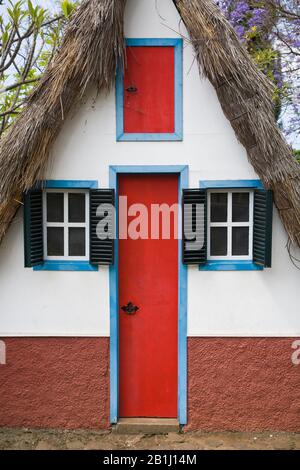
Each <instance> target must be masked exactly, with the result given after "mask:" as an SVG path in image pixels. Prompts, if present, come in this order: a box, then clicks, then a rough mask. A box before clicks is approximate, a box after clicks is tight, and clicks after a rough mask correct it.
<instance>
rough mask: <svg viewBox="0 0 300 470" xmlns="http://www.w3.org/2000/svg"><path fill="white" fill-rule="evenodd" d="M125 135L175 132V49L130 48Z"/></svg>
mask: <svg viewBox="0 0 300 470" xmlns="http://www.w3.org/2000/svg"><path fill="white" fill-rule="evenodd" d="M126 50H127V57H126V66H125V76H124V132H125V133H174V132H175V117H174V116H175V114H174V111H175V77H174V65H175V57H174V47H168V46H161V47H159V46H155V47H151V46H144V47H142V46H131V47H129V46H128V47H127V48H126Z"/></svg>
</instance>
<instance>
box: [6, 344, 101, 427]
mask: <svg viewBox="0 0 300 470" xmlns="http://www.w3.org/2000/svg"><path fill="white" fill-rule="evenodd" d="M4 341H5V344H6V365H0V426H12V427H14V426H25V427H43V428H46V427H58V428H59V427H62V428H69V429H74V428H107V427H108V426H109V339H108V338H4Z"/></svg>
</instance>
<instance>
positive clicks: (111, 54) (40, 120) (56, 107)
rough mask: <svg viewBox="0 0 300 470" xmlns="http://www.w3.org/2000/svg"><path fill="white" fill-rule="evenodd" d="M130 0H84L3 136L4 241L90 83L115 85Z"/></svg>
mask: <svg viewBox="0 0 300 470" xmlns="http://www.w3.org/2000/svg"><path fill="white" fill-rule="evenodd" d="M125 3H126V0H84V1H83V3H82V4H81V6H80V7H79V8H78V10H77V12H76V13H75V14H74V16H73V18H72V19H71V21H70V24H69V26H68V29H67V31H66V34H65V38H64V41H63V44H62V47H61V49H60V51H59V52H58V54H57V55H56V57H55V60H54V61H53V63H52V64H51V65H50V66H49V67H48V69H47V71H46V73H45V75H44V77H43V78H42V80H41V81H40V83H39V85H38V87H37V88H36V89H35V91H34V92H33V94H32V95H31V97H30V98H29V100H28V103H27V105H26V108H25V109H24V111H23V112H22V114H21V115H20V116H19V118H18V119H17V120H16V122H15V123H14V125H13V126H12V127H11V129H10V130H9V131H8V133H7V134H6V135H5V136H4V137H3V139H2V140H1V142H0V242H1V240H2V239H3V236H4V234H5V233H6V231H7V229H8V227H9V224H10V222H11V221H12V219H13V217H14V215H15V213H16V211H17V209H18V207H19V206H20V201H22V193H23V192H24V191H25V190H27V189H29V188H30V187H32V186H33V185H34V184H35V182H36V181H37V180H39V179H42V178H43V176H44V173H45V168H46V165H47V161H48V157H49V151H50V149H51V147H52V144H53V142H54V141H55V139H56V137H57V135H58V133H59V131H60V129H61V127H62V124H63V121H64V118H65V117H66V116H67V114H68V112H69V111H70V108H71V107H72V105H73V104H74V103H75V102H76V100H77V99H78V98H79V97H80V96H82V94H83V93H84V91H85V90H86V88H87V87H88V86H89V85H90V84H92V83H94V84H96V86H97V88H98V90H99V91H102V90H108V89H110V87H111V86H112V85H113V83H114V80H115V75H116V67H117V63H118V61H119V59H120V58H122V56H123V51H124V34H123V17H124V8H125Z"/></svg>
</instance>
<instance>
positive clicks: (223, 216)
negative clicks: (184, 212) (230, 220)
mask: <svg viewBox="0 0 300 470" xmlns="http://www.w3.org/2000/svg"><path fill="white" fill-rule="evenodd" d="M227 199H228V195H227V193H212V194H211V196H210V220H211V222H226V221H227Z"/></svg>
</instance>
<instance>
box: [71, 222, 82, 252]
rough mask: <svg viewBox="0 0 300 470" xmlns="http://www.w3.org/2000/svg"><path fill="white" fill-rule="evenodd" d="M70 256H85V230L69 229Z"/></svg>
mask: <svg viewBox="0 0 300 470" xmlns="http://www.w3.org/2000/svg"><path fill="white" fill-rule="evenodd" d="M69 256H85V228H78V227H76V228H74V227H72V228H69Z"/></svg>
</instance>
